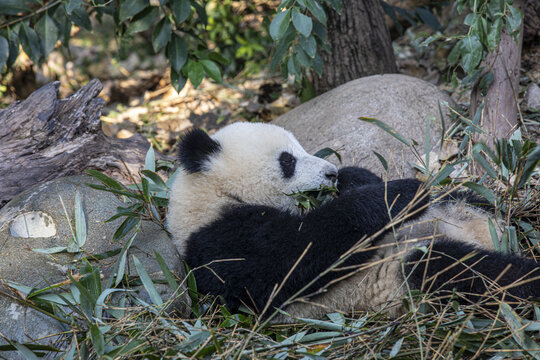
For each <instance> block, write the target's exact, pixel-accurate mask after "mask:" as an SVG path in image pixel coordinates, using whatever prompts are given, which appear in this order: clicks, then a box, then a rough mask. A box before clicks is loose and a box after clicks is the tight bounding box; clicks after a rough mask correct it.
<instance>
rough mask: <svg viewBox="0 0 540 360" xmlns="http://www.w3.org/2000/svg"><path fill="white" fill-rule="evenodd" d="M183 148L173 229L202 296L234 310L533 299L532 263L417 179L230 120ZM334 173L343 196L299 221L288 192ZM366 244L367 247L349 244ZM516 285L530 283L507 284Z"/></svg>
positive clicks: (393, 310) (475, 214)
mask: <svg viewBox="0 0 540 360" xmlns="http://www.w3.org/2000/svg"><path fill="white" fill-rule="evenodd" d="M180 151H181V152H180V159H181V162H182V165H183V166H184V170H183V171H182V172H181V174H180V176H179V178H178V180H177V181H176V183H175V185H174V187H173V191H172V195H171V203H170V206H169V215H168V226H169V230H170V231H171V233H172V234H173V237H174V241H175V244H176V245H177V247H178V249H179V251H180V252H181V254H182V255H183V256H184V257H185V260H186V262H187V263H188V265H189V266H190V267H191V268H192V269H193V270H194V274H195V278H196V280H197V286H198V290H199V291H200V292H202V293H208V294H213V295H220V296H222V297H223V298H224V299H225V301H226V303H227V305H228V306H229V307H230V308H232V309H233V310H236V309H237V308H238V307H239V306H241V305H244V306H246V307H249V308H251V309H252V310H253V311H254V312H257V313H264V314H265V315H269V312H272V311H273V309H274V308H282V309H284V310H285V311H286V312H289V313H290V314H291V315H292V316H293V317H321V316H323V315H324V314H326V313H330V312H335V311H340V312H350V311H355V310H387V311H388V313H389V314H390V315H391V316H397V315H399V314H400V313H402V312H403V311H404V309H403V308H402V307H401V305H400V301H399V299H400V298H401V297H402V296H403V295H405V294H406V293H407V291H408V289H409V288H415V289H421V290H428V291H447V292H452V291H453V290H457V291H458V292H462V293H464V294H470V295H465V296H464V299H469V300H478V299H480V298H481V296H482V295H484V294H485V293H486V292H497V291H499V290H500V287H507V288H508V289H506V290H507V292H508V293H509V294H510V295H511V296H516V297H531V296H533V297H537V296H540V280H538V279H535V278H534V276H535V274H536V275H537V276H538V274H539V273H538V271H540V267H539V266H538V265H537V264H536V263H534V262H533V261H531V260H529V259H526V258H523V257H518V256H513V255H505V254H500V253H495V252H493V251H492V245H491V239H490V237H489V230H488V222H487V214H486V213H484V212H482V211H480V210H476V209H474V208H471V207H468V206H466V205H464V204H463V203H451V202H444V203H440V204H433V203H430V201H431V200H430V198H429V196H427V195H426V194H425V193H424V192H422V184H421V183H420V182H418V181H416V180H411V179H405V180H396V181H390V182H383V181H382V180H381V179H380V178H378V177H377V176H375V175H373V174H372V173H370V172H369V171H367V170H365V169H361V168H344V169H341V170H340V171H339V172H338V171H337V169H336V168H335V167H334V166H333V165H332V164H330V163H328V162H326V161H324V160H322V159H318V158H315V157H313V156H311V155H309V154H307V153H306V152H305V151H304V150H303V148H302V147H301V146H300V145H299V144H298V142H297V141H296V139H295V138H294V137H293V136H292V134H290V133H289V132H287V131H285V130H284V129H282V128H279V127H276V126H272V125H265V124H233V125H229V126H227V127H225V128H224V129H222V130H220V131H218V132H217V133H216V134H215V135H214V136H212V137H209V136H208V135H206V134H205V133H203V132H201V131H195V132H192V133H190V134H188V135H187V136H186V138H185V139H184V140H183V141H182V143H181V147H180ZM336 178H337V183H338V189H339V192H340V195H339V197H338V198H336V199H334V200H332V201H330V202H328V203H325V204H323V205H322V206H321V207H320V208H317V209H315V210H312V211H310V212H308V213H307V214H301V213H299V212H298V211H297V210H296V207H295V205H294V200H293V199H291V197H290V196H288V194H290V193H292V192H295V191H302V190H308V189H313V188H318V187H320V186H322V185H331V184H333V183H334V182H335V181H336ZM405 213H407V220H406V222H403V218H402V216H403V214H405ZM362 239H368V240H369V241H368V242H364V243H363V245H367V248H366V247H363V248H362V245H361V246H360V247H358V248H357V249H353V247H354V246H355V245H358V243H359V242H360V241H361V240H362ZM351 249H353V250H352V252H351ZM348 252H350V254H349V255H348V257H347V259H346V260H345V261H344V262H343V263H341V264H339V265H338V266H337V267H336V268H335V269H333V270H331V271H327V269H328V268H329V267H331V266H332V265H333V264H335V263H336V262H338V261H340V259H342V256H343V255H344V254H347V253H348ZM508 267H510V270H511V271H508V269H507V268H508ZM479 275H480V276H483V277H485V279H479V278H478V276H479ZM523 279H532V280H530V281H525V282H522V283H521V284H518V285H516V286H512V284H513V283H514V282H518V281H520V280H523ZM495 280H496V281H495ZM499 297H500V294H499ZM278 320H280V321H288V318H286V317H280V318H279V319H278Z"/></svg>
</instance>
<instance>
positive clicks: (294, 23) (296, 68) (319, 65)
mask: <svg viewBox="0 0 540 360" xmlns="http://www.w3.org/2000/svg"><path fill="white" fill-rule="evenodd" d="M326 6H327V7H329V8H332V9H333V10H335V11H338V12H339V11H341V0H334V1H330V0H284V1H282V2H281V4H280V5H279V7H278V9H277V14H276V15H275V16H274V18H273V19H272V22H271V23H270V27H269V31H270V36H271V37H272V39H273V40H274V41H275V42H276V47H275V50H274V54H273V56H272V60H271V63H270V71H272V72H273V71H275V70H276V69H277V68H278V67H280V69H281V74H282V75H283V77H285V78H286V77H288V76H293V77H294V78H295V80H296V81H297V82H298V83H299V84H301V83H302V79H303V77H304V75H305V74H306V73H307V72H309V71H315V72H316V73H318V74H319V75H320V74H321V73H322V71H323V62H322V58H321V57H320V55H319V54H318V52H317V50H318V49H323V50H325V51H329V47H328V44H327V43H326V29H325V27H326V18H327V15H326V10H325V7H326Z"/></svg>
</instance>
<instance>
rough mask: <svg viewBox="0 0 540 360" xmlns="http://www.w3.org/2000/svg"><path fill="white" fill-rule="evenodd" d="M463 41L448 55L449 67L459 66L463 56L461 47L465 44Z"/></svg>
mask: <svg viewBox="0 0 540 360" xmlns="http://www.w3.org/2000/svg"><path fill="white" fill-rule="evenodd" d="M462 41H463V40H460V41H458V42H457V43H456V45H454V47H453V48H452V51H450V54H449V55H448V58H447V61H448V65H449V66H454V65H455V64H457V62H458V60H459V57H460V55H461V46H462V44H463V43H462Z"/></svg>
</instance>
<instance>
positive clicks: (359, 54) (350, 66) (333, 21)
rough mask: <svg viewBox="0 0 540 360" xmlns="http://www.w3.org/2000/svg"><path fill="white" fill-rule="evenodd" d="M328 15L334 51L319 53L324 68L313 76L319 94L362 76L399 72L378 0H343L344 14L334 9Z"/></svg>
mask: <svg viewBox="0 0 540 360" xmlns="http://www.w3.org/2000/svg"><path fill="white" fill-rule="evenodd" d="M327 14H328V20H327V21H328V23H327V29H328V43H329V45H330V49H331V51H332V52H331V53H327V52H325V51H321V52H320V55H321V57H322V59H323V63H324V71H323V73H322V76H321V77H319V76H318V75H317V74H314V76H313V86H314V87H315V91H316V92H317V94H322V93H324V92H326V91H328V90H331V89H333V88H335V87H337V86H339V85H341V84H344V83H346V82H348V81H351V80H354V79H358V78H360V77H363V76H368V75H374V74H385V73H396V72H397V66H396V60H395V58H394V51H393V49H392V42H391V41H390V33H389V31H388V29H387V28H386V24H385V21H384V12H383V10H382V7H381V5H380V3H379V0H362V1H359V0H343V9H342V11H341V14H338V13H337V12H336V11H334V10H331V9H328V10H327Z"/></svg>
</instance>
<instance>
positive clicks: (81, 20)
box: [71, 7, 92, 31]
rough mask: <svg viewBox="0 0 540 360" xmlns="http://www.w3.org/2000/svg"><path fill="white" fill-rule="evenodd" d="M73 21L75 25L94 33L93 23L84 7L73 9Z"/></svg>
mask: <svg viewBox="0 0 540 360" xmlns="http://www.w3.org/2000/svg"><path fill="white" fill-rule="evenodd" d="M71 20H72V21H73V23H74V24H75V25H77V26H80V27H82V28H85V29H86V30H88V31H92V23H91V22H90V18H89V17H88V13H87V12H86V10H85V9H84V8H83V7H77V8H75V9H73V12H72V13H71Z"/></svg>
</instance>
